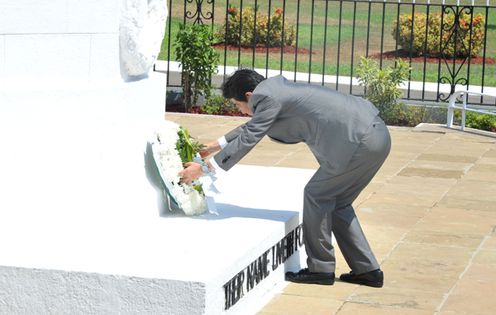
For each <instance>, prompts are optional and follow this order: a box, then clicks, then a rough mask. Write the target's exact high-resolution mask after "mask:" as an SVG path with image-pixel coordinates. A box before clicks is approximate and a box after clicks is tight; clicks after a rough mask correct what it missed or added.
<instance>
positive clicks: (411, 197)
mask: <svg viewBox="0 0 496 315" xmlns="http://www.w3.org/2000/svg"><path fill="white" fill-rule="evenodd" d="M440 198H441V197H440V196H438V195H415V194H412V193H408V192H387V191H385V190H384V191H378V192H377V193H375V194H374V195H373V196H371V197H370V199H372V200H376V201H378V200H381V201H382V202H384V203H388V204H398V205H403V204H405V205H412V206H418V207H432V206H434V205H435V204H436V203H437V202H438V201H439V200H440Z"/></svg>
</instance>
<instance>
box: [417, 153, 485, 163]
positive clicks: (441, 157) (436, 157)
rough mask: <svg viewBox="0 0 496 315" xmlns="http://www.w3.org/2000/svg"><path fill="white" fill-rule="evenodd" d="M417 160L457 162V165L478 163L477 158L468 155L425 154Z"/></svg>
mask: <svg viewBox="0 0 496 315" xmlns="http://www.w3.org/2000/svg"><path fill="white" fill-rule="evenodd" d="M417 160H423V161H438V162H457V163H475V161H477V158H476V157H473V156H466V155H450V154H432V153H423V154H420V155H419V156H418V157H417Z"/></svg>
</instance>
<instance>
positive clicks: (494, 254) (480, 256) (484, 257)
mask: <svg viewBox="0 0 496 315" xmlns="http://www.w3.org/2000/svg"><path fill="white" fill-rule="evenodd" d="M472 262H473V263H474V264H483V265H496V250H487V249H482V250H480V251H478V252H477V254H476V255H475V257H474V260H473V261H472Z"/></svg>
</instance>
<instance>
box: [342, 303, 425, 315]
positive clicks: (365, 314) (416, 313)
mask: <svg viewBox="0 0 496 315" xmlns="http://www.w3.org/2000/svg"><path fill="white" fill-rule="evenodd" d="M336 314H338V315H348V314H349V315H357V314H360V315H427V314H429V315H432V311H426V310H421V309H414V308H406V307H385V306H383V305H376V304H362V303H353V302H346V303H345V304H344V305H343V307H342V308H341V309H340V310H339V311H338V312H337V313H336Z"/></svg>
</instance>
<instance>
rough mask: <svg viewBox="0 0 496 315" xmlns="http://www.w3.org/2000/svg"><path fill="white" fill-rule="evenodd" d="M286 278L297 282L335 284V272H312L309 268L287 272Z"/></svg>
mask: <svg viewBox="0 0 496 315" xmlns="http://www.w3.org/2000/svg"><path fill="white" fill-rule="evenodd" d="M286 280H287V281H291V282H296V283H308V284H325V285H333V284H334V272H310V270H308V268H305V269H301V270H300V271H298V272H286Z"/></svg>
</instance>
